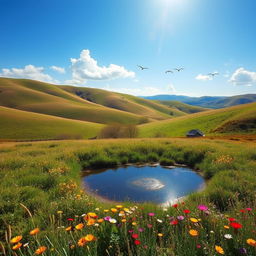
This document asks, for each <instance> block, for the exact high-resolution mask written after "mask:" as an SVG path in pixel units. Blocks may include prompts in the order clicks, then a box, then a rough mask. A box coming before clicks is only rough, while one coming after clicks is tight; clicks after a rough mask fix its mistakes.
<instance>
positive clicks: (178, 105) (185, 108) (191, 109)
mask: <svg viewBox="0 0 256 256" xmlns="http://www.w3.org/2000/svg"><path fill="white" fill-rule="evenodd" d="M158 102H159V103H161V104H163V105H165V106H168V107H170V108H174V109H177V110H179V111H182V112H185V113H187V114H193V113H198V112H203V111H207V110H209V109H207V108H202V107H198V106H192V105H188V104H186V103H183V102H179V101H175V100H159V101H158Z"/></svg>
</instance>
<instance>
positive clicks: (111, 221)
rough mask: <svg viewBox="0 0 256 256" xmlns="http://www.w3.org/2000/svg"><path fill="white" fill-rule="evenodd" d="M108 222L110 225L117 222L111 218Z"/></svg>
mask: <svg viewBox="0 0 256 256" xmlns="http://www.w3.org/2000/svg"><path fill="white" fill-rule="evenodd" d="M109 222H110V223H112V224H115V223H116V222H117V220H116V219H112V218H111V219H110V220H109Z"/></svg>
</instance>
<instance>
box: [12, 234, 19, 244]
mask: <svg viewBox="0 0 256 256" xmlns="http://www.w3.org/2000/svg"><path fill="white" fill-rule="evenodd" d="M21 239H22V236H15V237H14V238H12V239H11V244H16V243H18V242H19V241H20V240H21Z"/></svg>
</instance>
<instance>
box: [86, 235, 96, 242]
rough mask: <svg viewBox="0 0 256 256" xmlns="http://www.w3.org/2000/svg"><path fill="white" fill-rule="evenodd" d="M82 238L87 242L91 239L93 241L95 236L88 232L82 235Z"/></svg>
mask: <svg viewBox="0 0 256 256" xmlns="http://www.w3.org/2000/svg"><path fill="white" fill-rule="evenodd" d="M84 239H85V240H86V241H87V242H91V241H94V240H96V237H95V236H94V235H92V234H88V235H86V236H85V237H84Z"/></svg>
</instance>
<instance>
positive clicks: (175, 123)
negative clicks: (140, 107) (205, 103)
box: [139, 103, 256, 137]
mask: <svg viewBox="0 0 256 256" xmlns="http://www.w3.org/2000/svg"><path fill="white" fill-rule="evenodd" d="M139 127H140V137H157V136H170V137H172V136H174V137H175V136H185V135H186V133H187V132H188V131H189V130H191V129H200V130H202V131H203V132H204V133H205V134H206V135H209V134H219V133H234V134H235V133H256V103H251V104H245V105H239V106H234V107H230V108H225V109H218V110H211V111H206V112H201V113H196V114H191V115H188V116H184V117H177V118H175V119H172V120H165V121H158V122H154V123H150V124H145V125H140V126H139Z"/></svg>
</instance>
